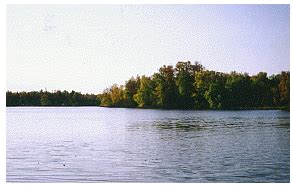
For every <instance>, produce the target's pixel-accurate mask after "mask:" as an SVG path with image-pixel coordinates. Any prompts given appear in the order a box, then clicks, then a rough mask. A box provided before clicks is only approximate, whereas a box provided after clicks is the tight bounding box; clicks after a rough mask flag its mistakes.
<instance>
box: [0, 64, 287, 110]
mask: <svg viewBox="0 0 292 187" xmlns="http://www.w3.org/2000/svg"><path fill="white" fill-rule="evenodd" d="M6 106H103V107H125V108H136V107H139V108H161V109H285V110H290V72H289V71H282V72H281V73H280V74H277V75H271V76H268V75H267V73H265V72H259V73H258V74H257V75H254V76H249V75H248V74H247V73H238V72H235V71H233V72H231V73H222V72H216V71H210V70H207V69H206V68H205V67H203V66H202V65H201V64H200V63H198V62H195V63H194V64H192V63H191V62H190V61H187V62H178V63H177V64H176V65H175V67H173V66H171V65H167V66H166V65H163V66H162V67H160V68H159V71H158V72H156V73H154V74H153V75H151V76H145V75H142V76H136V77H131V78H130V79H129V80H127V81H126V82H125V84H124V85H117V84H114V85H112V86H111V87H109V88H106V89H105V90H104V91H103V92H102V93H99V94H96V95H95V94H81V93H80V92H75V91H71V92H70V93H69V92H68V91H59V90H58V91H54V92H47V91H42V90H41V91H32V92H11V91H7V92H6Z"/></svg>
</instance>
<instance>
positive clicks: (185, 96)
mask: <svg viewBox="0 0 292 187" xmlns="http://www.w3.org/2000/svg"><path fill="white" fill-rule="evenodd" d="M194 69H195V67H194V66H193V65H192V64H191V62H190V61H187V62H178V63H177V64H176V67H175V71H176V85H177V88H178V97H179V98H178V107H179V108H192V107H194V99H193V97H192V94H193V92H194V72H195V71H194Z"/></svg>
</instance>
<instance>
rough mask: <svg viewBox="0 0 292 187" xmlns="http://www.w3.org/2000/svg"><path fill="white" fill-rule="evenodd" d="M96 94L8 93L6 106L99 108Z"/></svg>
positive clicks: (56, 92)
mask: <svg viewBox="0 0 292 187" xmlns="http://www.w3.org/2000/svg"><path fill="white" fill-rule="evenodd" d="M99 105H100V99H99V98H98V97H97V95H94V94H81V93H79V92H75V91H71V92H70V93H69V92H68V91H59V90H58V91H55V92H47V91H45V92H44V91H42V90H41V91H39V92H37V91H32V92H15V93H13V92H11V91H7V92H6V106H99Z"/></svg>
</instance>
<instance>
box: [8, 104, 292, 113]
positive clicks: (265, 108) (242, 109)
mask: <svg viewBox="0 0 292 187" xmlns="http://www.w3.org/2000/svg"><path fill="white" fill-rule="evenodd" d="M29 107H32V108H33V107H42V108H61V107H64V108H76V107H78V108H82V107H92V108H93V107H100V108H116V109H141V110H181V111H183V110H185V111H244V110H246V111H247V110H282V111H289V112H290V109H289V108H287V107H259V108H230V109H181V108H142V107H107V106H92V105H84V106H69V105H68V106H6V108H29Z"/></svg>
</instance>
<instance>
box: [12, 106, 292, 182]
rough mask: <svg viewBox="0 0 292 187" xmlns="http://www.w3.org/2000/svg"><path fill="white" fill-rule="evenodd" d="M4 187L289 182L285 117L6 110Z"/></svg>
mask: <svg viewBox="0 0 292 187" xmlns="http://www.w3.org/2000/svg"><path fill="white" fill-rule="evenodd" d="M6 110H7V123H6V129H7V130H6V132H7V159H6V162H7V166H6V169H7V173H6V178H7V179H6V180H7V182H289V181H290V144H289V143H290V121H289V118H290V113H289V112H287V111H277V110H274V111H183V110H146V109H118V108H99V107H57V108H54V107H15V108H7V109H6Z"/></svg>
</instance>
